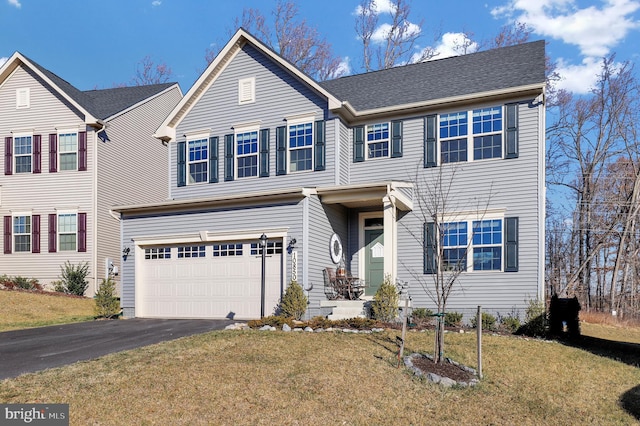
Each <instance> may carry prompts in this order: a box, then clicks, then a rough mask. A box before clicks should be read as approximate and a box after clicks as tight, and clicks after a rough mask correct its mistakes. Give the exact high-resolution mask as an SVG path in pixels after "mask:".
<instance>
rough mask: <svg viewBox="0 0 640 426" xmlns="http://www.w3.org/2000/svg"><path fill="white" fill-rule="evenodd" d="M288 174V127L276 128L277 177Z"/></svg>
mask: <svg viewBox="0 0 640 426" xmlns="http://www.w3.org/2000/svg"><path fill="white" fill-rule="evenodd" d="M286 174H287V126H281V127H278V128H276V176H280V175H286Z"/></svg>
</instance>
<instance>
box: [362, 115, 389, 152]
mask: <svg viewBox="0 0 640 426" xmlns="http://www.w3.org/2000/svg"><path fill="white" fill-rule="evenodd" d="M367 153H368V157H369V158H380V157H388V156H389V123H379V124H374V125H371V126H367Z"/></svg>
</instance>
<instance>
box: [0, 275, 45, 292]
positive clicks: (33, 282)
mask: <svg viewBox="0 0 640 426" xmlns="http://www.w3.org/2000/svg"><path fill="white" fill-rule="evenodd" d="M0 285H2V287H4V288H5V289H7V290H13V289H16V288H18V289H21V290H42V285H40V283H39V282H38V280H37V279H35V278H26V277H21V276H17V277H13V278H12V277H9V276H7V275H2V276H0Z"/></svg>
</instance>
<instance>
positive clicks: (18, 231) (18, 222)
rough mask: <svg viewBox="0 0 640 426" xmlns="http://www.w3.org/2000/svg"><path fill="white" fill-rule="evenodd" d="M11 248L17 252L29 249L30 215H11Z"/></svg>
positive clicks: (28, 250)
mask: <svg viewBox="0 0 640 426" xmlns="http://www.w3.org/2000/svg"><path fill="white" fill-rule="evenodd" d="M13 250H14V251H15V252H16V253H18V252H30V251H31V216H30V215H16V216H13Z"/></svg>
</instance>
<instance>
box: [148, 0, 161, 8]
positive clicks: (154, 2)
mask: <svg viewBox="0 0 640 426" xmlns="http://www.w3.org/2000/svg"><path fill="white" fill-rule="evenodd" d="M161 4H162V1H160V0H153V1H152V2H151V6H153V7H156V6H160V5H161Z"/></svg>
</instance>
